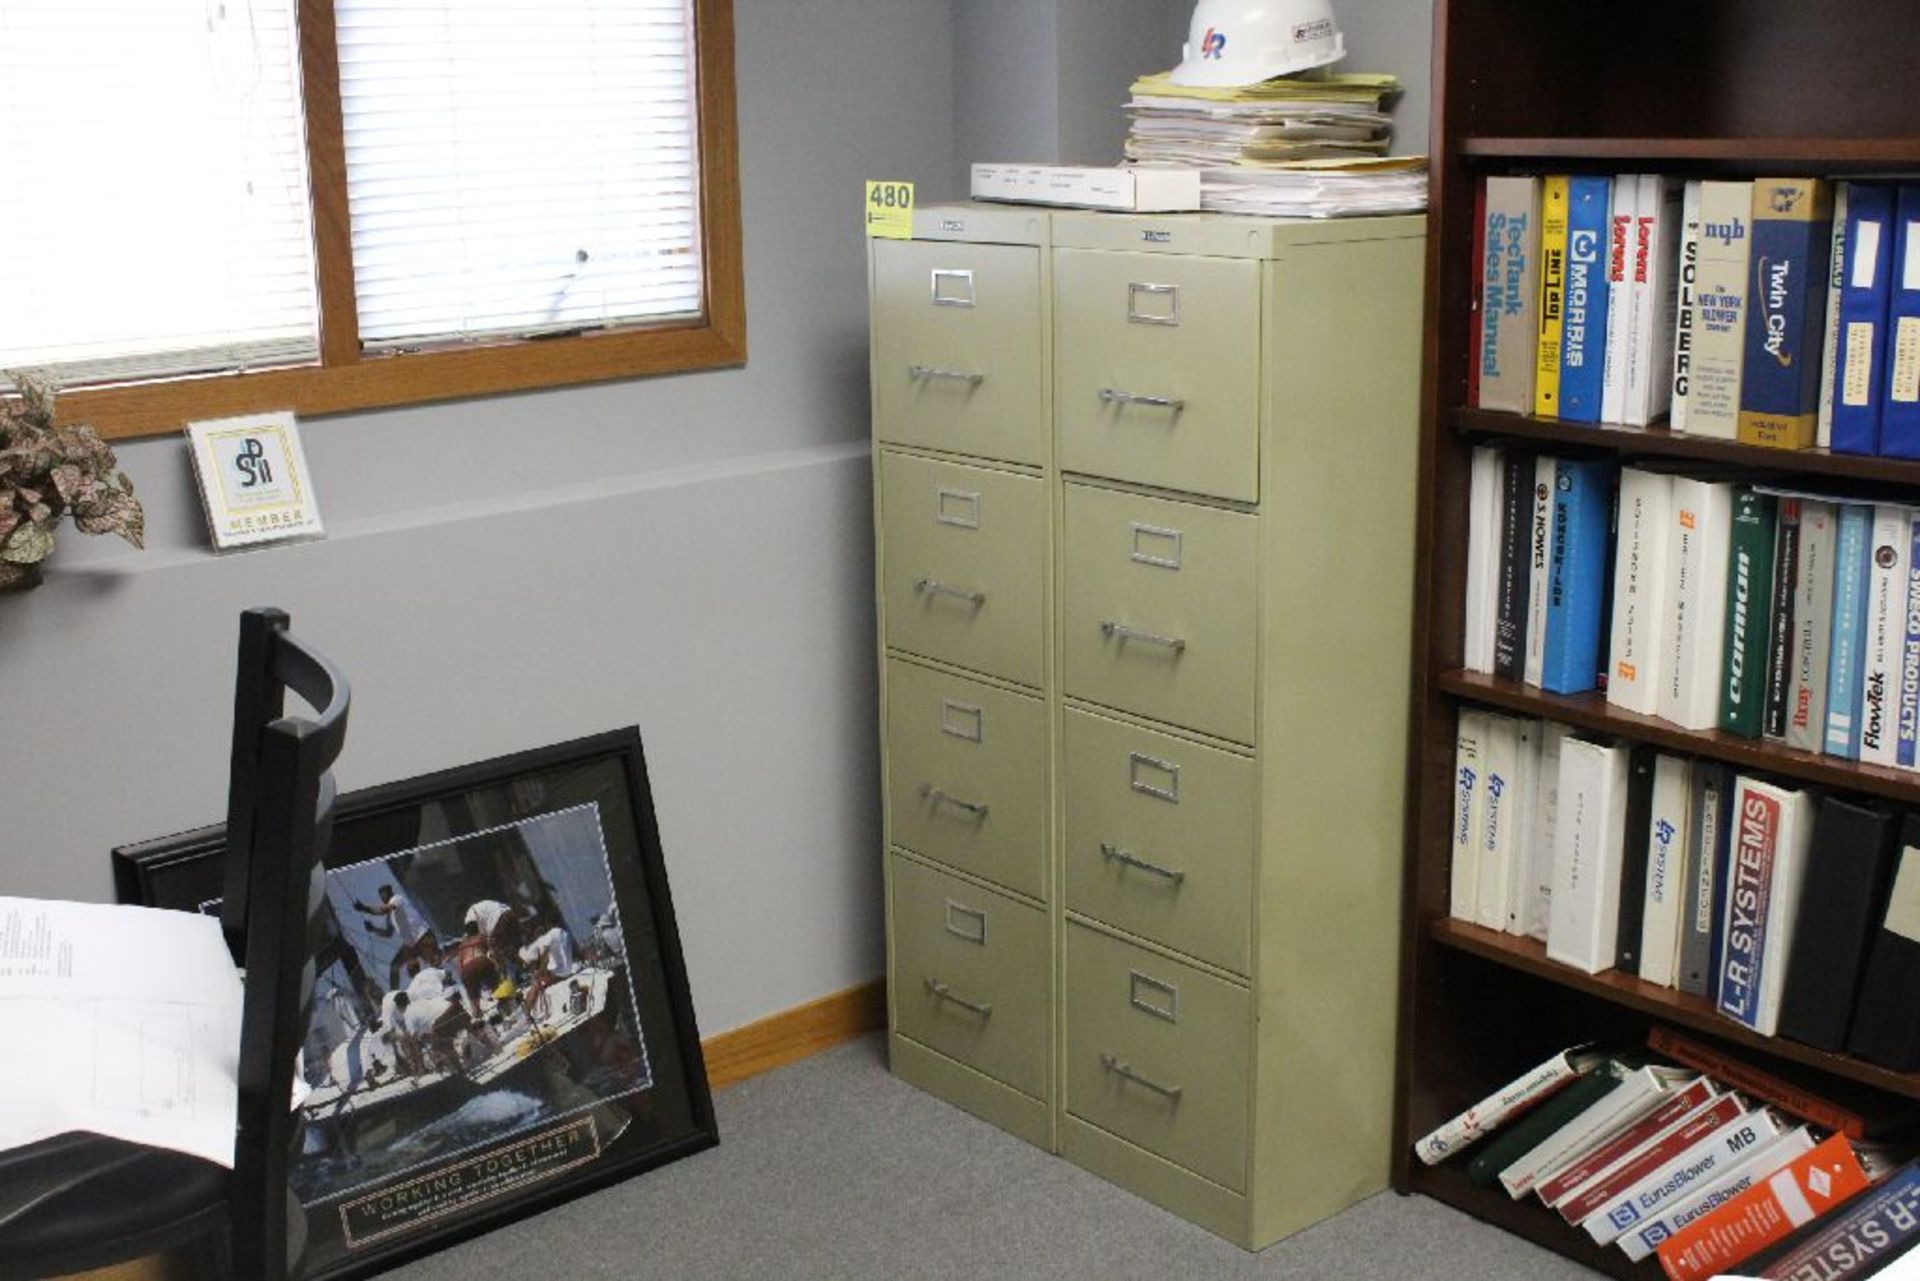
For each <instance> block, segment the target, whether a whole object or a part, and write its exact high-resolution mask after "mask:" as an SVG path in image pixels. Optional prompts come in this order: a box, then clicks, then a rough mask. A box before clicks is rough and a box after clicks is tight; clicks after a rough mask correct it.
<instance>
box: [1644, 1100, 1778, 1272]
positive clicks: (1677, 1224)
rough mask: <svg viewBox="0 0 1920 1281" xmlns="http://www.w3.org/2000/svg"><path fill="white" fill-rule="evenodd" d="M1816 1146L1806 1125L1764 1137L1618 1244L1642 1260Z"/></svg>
mask: <svg viewBox="0 0 1920 1281" xmlns="http://www.w3.org/2000/svg"><path fill="white" fill-rule="evenodd" d="M1812 1148H1813V1136H1812V1135H1811V1134H1810V1133H1808V1131H1807V1129H1806V1127H1805V1126H1800V1127H1797V1128H1795V1129H1792V1130H1789V1131H1788V1132H1786V1133H1785V1134H1777V1135H1774V1136H1773V1137H1772V1138H1768V1139H1763V1140H1761V1142H1760V1145H1759V1146H1758V1147H1753V1148H1748V1149H1747V1150H1746V1151H1745V1152H1742V1153H1741V1154H1740V1156H1739V1157H1738V1158H1737V1159H1735V1160H1733V1161H1731V1162H1729V1163H1728V1164H1727V1166H1726V1168H1725V1169H1723V1170H1720V1171H1718V1172H1717V1173H1716V1174H1715V1175H1714V1177H1713V1178H1711V1179H1709V1180H1708V1181H1707V1183H1706V1184H1705V1186H1703V1187H1698V1188H1695V1189H1694V1190H1692V1191H1690V1192H1688V1193H1687V1195H1686V1196H1684V1197H1682V1198H1680V1199H1679V1200H1678V1201H1675V1202H1673V1203H1672V1204H1671V1205H1669V1206H1667V1208H1666V1209H1665V1210H1664V1211H1663V1212H1662V1213H1661V1215H1660V1217H1659V1218H1657V1219H1651V1220H1649V1221H1648V1222H1646V1223H1643V1224H1641V1225H1640V1226H1638V1227H1636V1228H1635V1229H1633V1230H1632V1231H1631V1232H1628V1233H1626V1234H1624V1235H1622V1236H1621V1237H1620V1239H1619V1240H1618V1241H1616V1242H1615V1243H1614V1244H1616V1245H1618V1246H1619V1247H1620V1250H1621V1252H1622V1253H1624V1254H1625V1255H1626V1256H1627V1258H1628V1260H1629V1261H1631V1262H1634V1263H1638V1262H1640V1261H1641V1260H1643V1259H1645V1258H1647V1257H1648V1256H1650V1255H1652V1254H1653V1253H1654V1251H1655V1250H1657V1249H1658V1248H1659V1247H1660V1246H1661V1245H1662V1244H1664V1243H1666V1242H1668V1241H1670V1240H1672V1239H1673V1238H1674V1236H1675V1235H1676V1234H1677V1233H1680V1232H1684V1231H1686V1230H1688V1229H1689V1228H1691V1227H1692V1226H1693V1225H1695V1224H1697V1223H1701V1222H1703V1221H1705V1220H1707V1219H1710V1218H1712V1217H1713V1216H1714V1215H1716V1214H1718V1213H1719V1212H1720V1211H1721V1210H1722V1209H1724V1208H1726V1207H1727V1206H1729V1205H1731V1204H1732V1203H1733V1202H1734V1201H1736V1200H1738V1199H1739V1198H1740V1197H1741V1196H1742V1195H1744V1194H1745V1193H1746V1192H1747V1190H1748V1189H1750V1188H1752V1187H1754V1186H1755V1185H1756V1184H1758V1183H1760V1182H1762V1181H1763V1180H1765V1179H1766V1178H1767V1176H1768V1175H1770V1174H1772V1173H1773V1172H1774V1171H1775V1170H1778V1169H1779V1168H1780V1167H1781V1166H1782V1165H1784V1164H1786V1163H1787V1162H1789V1161H1792V1160H1793V1159H1794V1158H1795V1157H1798V1156H1800V1155H1801V1154H1802V1153H1805V1152H1808V1151H1810V1150H1812Z"/></svg>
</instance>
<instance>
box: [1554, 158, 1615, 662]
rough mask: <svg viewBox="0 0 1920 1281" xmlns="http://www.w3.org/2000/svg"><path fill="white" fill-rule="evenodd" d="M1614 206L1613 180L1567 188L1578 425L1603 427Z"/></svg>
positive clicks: (1564, 358)
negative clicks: (1610, 223) (1609, 229)
mask: <svg viewBox="0 0 1920 1281" xmlns="http://www.w3.org/2000/svg"><path fill="white" fill-rule="evenodd" d="M1612 200H1613V179H1611V178H1605V177H1596V176H1593V175H1588V174H1577V175H1575V176H1574V178H1573V180H1572V181H1571V182H1570V183H1569V184H1568V186H1567V275H1566V281H1567V283H1566V290H1565V293H1564V298H1565V304H1564V306H1563V307H1562V310H1561V327H1560V416H1561V417H1562V418H1565V419H1568V420H1570V421H1572V422H1578V423H1597V422H1599V421H1600V399H1601V396H1602V395H1603V394H1604V393H1605V391H1606V373H1607V218H1608V216H1609V215H1610V214H1611V212H1612V208H1611V205H1612ZM1584 688H1591V687H1590V686H1589V687H1584Z"/></svg>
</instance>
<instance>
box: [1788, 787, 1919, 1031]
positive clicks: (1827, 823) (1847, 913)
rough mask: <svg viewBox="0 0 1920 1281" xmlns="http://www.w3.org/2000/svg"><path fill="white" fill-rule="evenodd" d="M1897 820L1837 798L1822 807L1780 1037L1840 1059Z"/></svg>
mask: <svg viewBox="0 0 1920 1281" xmlns="http://www.w3.org/2000/svg"><path fill="white" fill-rule="evenodd" d="M1892 839H1893V818H1892V816H1891V815H1889V814H1886V813H1883V812H1881V811H1879V810H1876V809H1872V808H1869V807H1867V806H1864V805H1857V804H1854V803H1852V802H1850V801H1846V800H1843V799H1841V798H1840V797H1837V796H1829V797H1826V798H1824V799H1823V800H1821V802H1820V806H1819V813H1818V816H1817V818H1816V819H1815V821H1814V826H1813V847H1812V849H1811V851H1810V852H1809V855H1808V861H1809V863H1810V864H1811V865H1812V866H1815V867H1818V868H1819V869H1820V873H1819V875H1818V876H1817V877H1810V878H1809V879H1808V881H1807V886H1806V890H1805V893H1804V895H1803V897H1802V899H1801V904H1800V911H1799V913H1798V918H1799V919H1798V920H1797V921H1796V923H1795V925H1794V931H1793V949H1792V951H1791V953H1790V954H1789V960H1788V962H1787V974H1786V993H1785V995H1784V997H1783V998H1782V1000H1781V1004H1780V1034H1781V1035H1782V1036H1786V1037H1791V1038H1792V1039H1794V1040H1796V1041H1799V1042H1802V1043H1803V1044H1806V1045H1812V1046H1816V1047H1818V1048H1820V1049H1823V1050H1830V1051H1833V1052H1835V1053H1838V1052H1840V1051H1841V1050H1844V1049H1845V1048H1846V1044H1847V1024H1848V1022H1849V1020H1850V1017H1851V1015H1852V1013H1853V1007H1854V1000H1855V998H1856V997H1857V996H1858V995H1859V991H1860V976H1861V973H1862V970H1863V969H1864V965H1865V961H1866V948H1867V943H1868V940H1870V939H1871V938H1872V936H1873V932H1874V930H1875V929H1876V928H1877V926H1878V924H1879V921H1878V918H1877V917H1876V915H1875V913H1876V912H1877V911H1878V909H1879V907H1880V904H1881V902H1882V901H1883V900H1884V898H1885V896H1886V883H1887V873H1888V870H1889V867H1890V865H1891V856H1892V853H1893V845H1892Z"/></svg>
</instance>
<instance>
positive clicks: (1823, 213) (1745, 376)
mask: <svg viewBox="0 0 1920 1281" xmlns="http://www.w3.org/2000/svg"><path fill="white" fill-rule="evenodd" d="M1832 249H1833V194H1832V189H1831V187H1830V186H1829V185H1828V184H1827V182H1826V181H1825V180H1824V179H1821V178H1761V179H1758V180H1756V181H1755V182H1754V184H1753V249H1752V254H1753V281H1752V286H1751V289H1750V291H1749V296H1748V301H1747V333H1746V344H1747V350H1746V359H1745V361H1744V362H1743V364H1742V366H1741V373H1740V428H1739V430H1740V439H1741V440H1742V441H1744V442H1745V443H1747V444H1749V445H1766V446H1769V447H1772V448H1775V449H1811V448H1812V447H1813V442H1814V437H1815V435H1816V434H1817V431H1818V428H1819V420H1820V344H1821V340H1822V336H1823V331H1824V330H1825V328H1826V324H1825V322H1826V314H1827V313H1826V301H1827V274H1828V273H1827V255H1828V254H1829V253H1830V252H1831V251H1832Z"/></svg>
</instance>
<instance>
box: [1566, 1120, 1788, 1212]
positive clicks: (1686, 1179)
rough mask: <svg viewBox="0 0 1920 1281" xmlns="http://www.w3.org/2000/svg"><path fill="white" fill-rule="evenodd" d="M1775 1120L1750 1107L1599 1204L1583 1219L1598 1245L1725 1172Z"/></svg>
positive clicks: (1770, 1133) (1775, 1130) (1773, 1128)
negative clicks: (1725, 1124) (1738, 1117)
mask: <svg viewBox="0 0 1920 1281" xmlns="http://www.w3.org/2000/svg"><path fill="white" fill-rule="evenodd" d="M1779 1132H1780V1125H1779V1122H1777V1121H1775V1120H1774V1119H1773V1118H1772V1117H1771V1116H1768V1115H1767V1114H1766V1113H1765V1112H1749V1113H1747V1115H1746V1116H1744V1117H1742V1118H1741V1119H1740V1120H1738V1121H1736V1122H1734V1123H1733V1124H1732V1125H1728V1126H1724V1127H1722V1128H1721V1129H1719V1130H1716V1131H1715V1132H1714V1133H1712V1134H1709V1135H1708V1136H1707V1137H1706V1138H1704V1139H1702V1140H1701V1141H1700V1142H1698V1143H1696V1144H1694V1145H1693V1146H1692V1147H1690V1148H1688V1149H1687V1150H1686V1151H1684V1152H1682V1153H1681V1154H1680V1155H1679V1156H1677V1157H1675V1158H1674V1159H1673V1160H1672V1161H1671V1162H1669V1163H1668V1164H1667V1165H1665V1166H1662V1167H1661V1168H1660V1169H1658V1170H1655V1171H1654V1172H1653V1173H1652V1174H1650V1175H1648V1176H1647V1177H1646V1178H1644V1179H1642V1180H1641V1181H1640V1182H1639V1183H1636V1184H1635V1185H1634V1186H1633V1187H1632V1188H1629V1189H1628V1190H1627V1191H1626V1192H1625V1193H1623V1194H1622V1195H1621V1196H1619V1197H1618V1198H1616V1199H1615V1200H1613V1201H1610V1202H1608V1203H1607V1204H1606V1205H1603V1206H1601V1207H1600V1208H1599V1209H1598V1210H1595V1211H1594V1212H1593V1213H1592V1214H1590V1215H1588V1216H1587V1218H1586V1219H1585V1220H1583V1221H1582V1223H1581V1225H1580V1226H1581V1227H1583V1228H1585V1229H1586V1230H1587V1235H1589V1236H1591V1237H1592V1238H1593V1239H1594V1241H1595V1242H1597V1243H1598V1244H1600V1245H1611V1244H1612V1243H1613V1242H1614V1241H1615V1240H1616V1239H1617V1238H1618V1237H1619V1236H1620V1235H1621V1234H1622V1233H1624V1232H1626V1231H1627V1230H1628V1229H1630V1228H1632V1227H1633V1226H1634V1225H1635V1224H1638V1223H1643V1222H1645V1221H1647V1220H1648V1219H1652V1218H1657V1217H1659V1215H1660V1214H1662V1213H1664V1212H1665V1210H1666V1208H1667V1207H1668V1206H1670V1205H1675V1204H1677V1203H1679V1202H1680V1201H1681V1200H1683V1199H1684V1198H1686V1197H1688V1196H1691V1195H1692V1194H1693V1193H1694V1192H1695V1191H1696V1190H1697V1189H1701V1188H1704V1187H1706V1186H1707V1185H1708V1184H1709V1183H1711V1182H1713V1181H1714V1180H1715V1179H1717V1178H1719V1176H1720V1175H1722V1174H1725V1173H1726V1172H1727V1170H1728V1169H1729V1168H1730V1167H1732V1166H1734V1165H1735V1164H1737V1163H1739V1162H1740V1161H1741V1159H1742V1157H1743V1156H1744V1155H1745V1153H1746V1152H1747V1151H1748V1149H1750V1148H1756V1147H1758V1146H1759V1145H1760V1144H1761V1143H1762V1142H1763V1141H1764V1140H1767V1139H1771V1138H1773V1137H1774V1136H1775V1135H1777V1134H1779Z"/></svg>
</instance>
